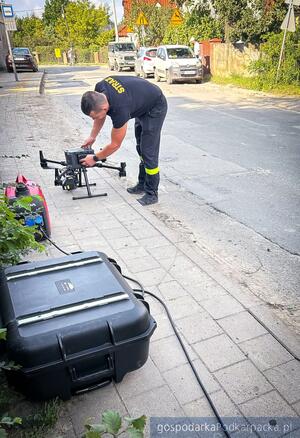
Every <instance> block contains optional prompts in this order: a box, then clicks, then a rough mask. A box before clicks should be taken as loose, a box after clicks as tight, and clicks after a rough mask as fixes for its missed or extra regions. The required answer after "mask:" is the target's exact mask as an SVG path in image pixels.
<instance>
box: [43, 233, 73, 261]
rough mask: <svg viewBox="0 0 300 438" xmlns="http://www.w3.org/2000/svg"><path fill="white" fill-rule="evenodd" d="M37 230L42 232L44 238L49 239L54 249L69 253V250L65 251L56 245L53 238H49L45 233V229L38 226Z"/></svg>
mask: <svg viewBox="0 0 300 438" xmlns="http://www.w3.org/2000/svg"><path fill="white" fill-rule="evenodd" d="M39 231H40V232H41V233H42V234H43V236H44V237H45V239H47V240H49V242H50V243H51V244H52V245H53V246H55V248H56V249H58V251H60V252H62V253H63V254H65V255H70V253H69V252H65V251H64V250H63V249H61V248H60V247H59V246H58V245H56V243H55V242H53V240H51V239H50V237H49V236H48V235H47V234H46V233H45V231H44V230H43V228H42V227H39Z"/></svg>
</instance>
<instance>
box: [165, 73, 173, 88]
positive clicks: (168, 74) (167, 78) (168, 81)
mask: <svg viewBox="0 0 300 438" xmlns="http://www.w3.org/2000/svg"><path fill="white" fill-rule="evenodd" d="M166 80H167V83H168V84H170V85H171V84H173V79H172V75H171V73H170V72H169V71H168V70H166Z"/></svg>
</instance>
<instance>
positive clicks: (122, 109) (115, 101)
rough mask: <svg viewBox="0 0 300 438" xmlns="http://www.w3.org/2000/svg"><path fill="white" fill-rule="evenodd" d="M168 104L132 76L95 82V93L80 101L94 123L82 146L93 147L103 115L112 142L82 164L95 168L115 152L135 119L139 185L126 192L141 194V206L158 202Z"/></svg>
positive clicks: (157, 91) (158, 92) (151, 87)
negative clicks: (131, 121) (130, 122)
mask: <svg viewBox="0 0 300 438" xmlns="http://www.w3.org/2000/svg"><path fill="white" fill-rule="evenodd" d="M167 108H168V106H167V101H166V98H165V96H164V95H163V93H162V91H161V90H160V88H158V87H157V86H156V85H153V84H151V83H150V82H148V81H146V80H144V79H142V78H137V77H132V76H109V77H107V78H105V79H103V80H102V81H101V82H98V83H97V84H96V87H95V91H87V92H86V93H84V95H83V96H82V99H81V109H82V111H83V112H84V114H86V115H88V116H89V117H91V118H92V119H93V121H94V123H93V128H92V131H91V134H90V136H89V137H88V138H87V139H86V140H85V142H84V144H83V145H82V147H83V148H87V147H90V146H92V144H93V143H94V142H95V140H96V137H97V135H98V134H99V132H100V131H101V128H102V126H103V124H104V122H105V119H106V115H108V116H110V117H111V119H112V123H113V128H112V132H111V142H110V143H109V144H108V145H106V146H105V147H104V148H103V149H102V150H100V151H99V152H97V153H96V154H95V155H87V156H86V158H84V159H83V160H82V161H81V162H82V163H83V164H84V165H85V166H94V165H95V163H96V162H97V161H98V160H102V159H104V158H106V157H108V156H109V155H111V154H113V153H114V152H116V151H117V150H118V149H119V147H120V146H121V144H122V141H123V140H124V137H125V135H126V131H127V122H128V120H130V119H133V118H134V119H135V137H136V149H137V152H138V154H139V156H140V159H141V161H140V167H139V176H138V183H137V184H136V185H135V186H134V187H130V188H128V189H127V191H128V192H129V193H133V194H143V193H144V196H143V197H142V198H140V199H138V201H139V203H140V204H142V205H150V204H154V203H156V202H157V201H158V193H157V192H158V185H159V167H158V157H159V145H160V133H161V129H162V125H163V122H164V119H165V116H166V113H167Z"/></svg>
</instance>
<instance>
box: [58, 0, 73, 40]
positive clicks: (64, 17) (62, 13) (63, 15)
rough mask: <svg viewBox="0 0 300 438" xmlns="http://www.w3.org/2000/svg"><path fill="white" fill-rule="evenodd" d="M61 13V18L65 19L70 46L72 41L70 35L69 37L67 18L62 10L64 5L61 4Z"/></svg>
mask: <svg viewBox="0 0 300 438" xmlns="http://www.w3.org/2000/svg"><path fill="white" fill-rule="evenodd" d="M61 15H62V17H63V19H64V20H65V23H66V28H67V34H68V40H69V45H71V46H72V41H71V37H70V29H69V25H68V20H67V17H66V14H65V10H64V5H61Z"/></svg>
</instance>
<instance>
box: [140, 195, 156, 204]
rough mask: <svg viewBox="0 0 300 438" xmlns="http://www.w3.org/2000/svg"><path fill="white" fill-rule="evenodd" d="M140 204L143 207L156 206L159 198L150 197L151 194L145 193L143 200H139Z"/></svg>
mask: <svg viewBox="0 0 300 438" xmlns="http://www.w3.org/2000/svg"><path fill="white" fill-rule="evenodd" d="M138 202H139V203H140V204H141V205H152V204H156V203H157V202H158V196H157V195H150V194H149V193H145V194H144V196H143V197H142V198H140V199H138Z"/></svg>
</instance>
